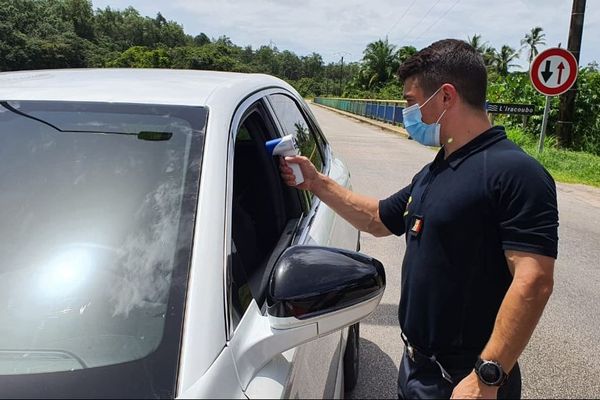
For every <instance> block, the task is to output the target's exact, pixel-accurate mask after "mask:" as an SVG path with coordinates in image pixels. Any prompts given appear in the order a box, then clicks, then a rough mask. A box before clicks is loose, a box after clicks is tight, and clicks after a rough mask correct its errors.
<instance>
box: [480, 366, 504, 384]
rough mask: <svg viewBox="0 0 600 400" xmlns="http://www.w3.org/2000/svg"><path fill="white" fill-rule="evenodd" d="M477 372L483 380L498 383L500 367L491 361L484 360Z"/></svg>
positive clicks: (500, 374) (500, 373)
mask: <svg viewBox="0 0 600 400" xmlns="http://www.w3.org/2000/svg"><path fill="white" fill-rule="evenodd" d="M479 374H480V376H481V378H482V379H483V381H484V382H486V383H488V384H491V385H493V384H495V383H498V382H499V381H500V379H501V378H502V372H501V371H500V367H499V366H498V365H496V364H495V363H491V362H484V363H483V364H482V365H481V367H479Z"/></svg>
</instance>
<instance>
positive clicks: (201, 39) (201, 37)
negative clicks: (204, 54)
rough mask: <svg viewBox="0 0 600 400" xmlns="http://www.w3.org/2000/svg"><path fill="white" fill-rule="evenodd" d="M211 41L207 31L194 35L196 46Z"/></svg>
mask: <svg viewBox="0 0 600 400" xmlns="http://www.w3.org/2000/svg"><path fill="white" fill-rule="evenodd" d="M209 43H210V38H209V37H208V36H206V34H205V33H203V32H201V33H200V34H199V35H197V36H194V44H195V45H196V46H204V45H205V44H209Z"/></svg>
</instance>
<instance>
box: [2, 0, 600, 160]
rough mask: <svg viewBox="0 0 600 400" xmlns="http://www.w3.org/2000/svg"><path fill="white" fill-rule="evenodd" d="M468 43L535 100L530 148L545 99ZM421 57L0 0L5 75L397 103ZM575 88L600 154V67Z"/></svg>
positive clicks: (579, 120) (590, 141)
mask: <svg viewBox="0 0 600 400" xmlns="http://www.w3.org/2000/svg"><path fill="white" fill-rule="evenodd" d="M542 31H543V30H542V28H540V27H535V28H533V29H532V30H531V32H529V33H528V34H526V35H525V37H524V39H523V40H522V45H523V46H524V47H523V48H524V49H527V50H528V59H529V60H531V57H532V55H534V54H536V53H537V52H538V47H539V46H540V45H543V44H544V33H543V32H542ZM468 41H469V42H470V43H471V44H472V45H473V46H474V47H475V48H476V49H477V50H478V51H479V53H480V54H481V55H482V57H483V59H484V61H485V63H486V65H487V67H488V71H489V88H488V99H489V100H490V101H494V102H506V103H529V104H534V105H535V106H536V108H537V109H538V110H539V114H538V115H535V116H532V117H530V118H529V120H528V123H527V125H526V127H525V129H524V130H523V131H522V137H518V140H519V141H520V143H523V145H524V146H525V145H526V144H527V145H531V143H530V142H531V141H535V138H536V137H537V135H539V131H540V128H541V122H542V115H541V111H542V110H543V107H544V101H545V98H544V96H542V95H540V94H538V93H537V92H536V91H535V90H534V89H533V87H532V86H531V84H530V82H529V77H528V74H527V73H523V72H511V70H512V69H514V68H513V67H514V62H515V60H516V59H517V58H518V57H519V51H520V50H515V49H513V48H512V47H510V46H508V45H504V46H502V47H500V50H499V51H497V50H495V49H494V48H493V47H492V46H490V45H488V43H487V42H485V41H483V39H482V37H481V35H473V36H472V37H470V38H468ZM416 52H417V49H416V48H415V47H413V46H402V47H398V46H396V45H394V44H391V43H390V42H389V41H388V40H387V38H386V39H385V40H382V39H380V40H377V41H375V42H372V43H369V44H368V45H367V46H366V48H365V51H364V54H363V55H364V57H363V59H362V60H361V61H360V62H357V63H346V64H342V63H341V60H340V62H331V63H328V64H325V63H324V61H323V58H322V57H321V55H320V54H317V53H311V54H308V55H304V56H298V55H296V54H294V53H293V52H291V51H287V50H284V51H280V50H279V49H277V47H275V46H274V45H272V44H270V45H268V46H267V45H265V46H260V47H259V48H258V49H253V48H252V47H251V46H246V47H240V46H237V45H235V44H234V43H233V42H232V41H231V39H230V38H228V37H227V36H221V37H219V38H217V39H211V38H209V37H208V36H207V35H206V34H204V33H200V34H199V35H197V36H195V37H192V36H190V35H187V34H185V32H184V30H183V27H182V26H181V25H179V24H178V23H176V22H174V21H170V20H167V19H166V18H165V17H164V16H163V15H162V14H161V13H158V14H157V15H156V16H155V17H154V18H151V17H146V16H142V15H140V13H139V12H138V11H137V10H136V9H135V8H133V7H128V8H126V9H123V10H116V9H112V8H110V7H106V8H104V9H96V10H94V9H93V5H92V2H91V1H90V0H0V71H10V70H23V69H44V68H73V67H130V68H181V69H207V70H216V71H238V72H256V73H267V74H272V75H276V76H279V77H280V78H282V79H285V80H286V81H288V82H290V83H291V84H292V85H294V86H295V87H296V88H297V89H298V91H299V92H300V93H301V94H302V95H303V96H306V97H310V96H337V97H341V96H344V97H350V98H377V99H401V98H402V86H401V83H399V82H398V81H397V79H396V77H395V72H396V70H397V68H398V66H399V65H400V64H401V63H403V62H405V61H406V60H407V59H408V58H409V57H410V56H412V55H413V54H415V53H416ZM578 86H579V92H578V96H577V100H576V111H575V125H574V129H575V132H574V145H573V146H574V149H575V150H581V151H587V152H591V153H594V154H600V117H599V116H600V101H599V100H600V99H599V96H600V72H599V71H598V64H597V63H591V64H590V65H589V66H588V67H587V68H584V69H582V70H581V72H580V75H579V79H578ZM551 110H552V111H551V113H550V118H549V126H548V134H549V140H550V143H551V141H552V140H554V139H553V133H554V131H555V129H556V127H555V125H556V120H557V118H558V98H557V97H554V98H552V108H551ZM498 122H500V123H503V124H506V125H507V126H508V127H509V128H514V129H516V128H519V127H521V126H522V123H523V121H522V118H521V117H518V116H499V117H498ZM550 147H552V146H550Z"/></svg>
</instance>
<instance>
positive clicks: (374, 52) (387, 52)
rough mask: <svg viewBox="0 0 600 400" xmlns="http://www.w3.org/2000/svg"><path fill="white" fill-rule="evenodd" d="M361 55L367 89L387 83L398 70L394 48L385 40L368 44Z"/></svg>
mask: <svg viewBox="0 0 600 400" xmlns="http://www.w3.org/2000/svg"><path fill="white" fill-rule="evenodd" d="M363 55H364V56H363V66H364V74H365V77H366V78H367V79H368V81H367V82H366V86H367V88H372V87H374V86H378V85H383V84H385V83H387V82H388V81H389V80H390V78H391V77H392V76H393V74H394V73H395V72H396V71H397V69H398V66H399V61H398V55H397V52H396V46H394V45H393V44H390V43H389V42H388V39H387V38H386V39H385V40H381V39H379V40H377V41H375V42H372V43H369V44H368V45H367V48H366V49H365V51H364V52H363Z"/></svg>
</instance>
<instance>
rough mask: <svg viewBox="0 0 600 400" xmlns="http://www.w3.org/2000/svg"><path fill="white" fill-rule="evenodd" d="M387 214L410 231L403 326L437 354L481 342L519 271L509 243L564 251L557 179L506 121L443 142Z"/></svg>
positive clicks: (394, 227)
mask: <svg viewBox="0 0 600 400" xmlns="http://www.w3.org/2000/svg"><path fill="white" fill-rule="evenodd" d="M379 213H380V217H381V220H382V222H383V223H384V224H385V226H386V227H387V228H388V229H389V230H390V231H391V232H392V233H394V234H395V235H398V236H400V235H403V234H404V235H406V254H405V256H404V261H403V264H402V282H401V284H402V293H401V298H400V307H399V311H398V313H399V320H400V326H401V328H402V331H403V332H404V333H405V335H406V336H407V337H408V340H409V341H410V342H411V343H412V344H413V345H415V347H417V348H420V349H422V350H424V351H428V352H430V353H434V354H456V353H470V354H479V353H480V352H481V350H483V348H484V346H485V344H486V343H487V341H488V340H489V338H490V336H491V333H492V329H493V327H494V321H495V319H496V315H497V313H498V309H499V307H500V304H501V302H502V300H503V299H504V295H505V294H506V291H507V289H508V287H509V285H510V283H511V280H512V275H511V274H510V271H509V269H508V264H507V261H506V258H505V255H504V251H505V250H518V251H524V252H529V253H535V254H541V255H545V256H549V257H553V258H556V256H557V247H558V233H557V230H558V209H557V204H556V186H555V183H554V180H553V179H552V177H551V176H550V174H548V172H547V171H546V170H545V169H544V168H543V167H542V166H541V165H540V164H539V163H538V162H537V161H536V160H535V159H534V158H532V157H530V156H529V155H527V154H526V153H525V152H523V150H521V148H520V147H518V146H517V145H515V144H514V143H513V142H511V141H510V140H508V139H507V137H506V133H505V131H504V128H503V127H498V126H495V127H493V128H491V129H489V130H488V131H486V132H484V133H482V134H481V135H479V136H477V137H476V138H475V139H473V140H472V141H471V142H469V143H467V144H466V145H464V146H463V147H461V148H460V149H458V150H457V151H455V152H454V153H452V154H451V155H450V156H449V157H448V158H447V159H444V150H443V149H441V150H440V152H439V153H438V154H437V156H436V158H435V159H434V161H433V162H432V163H430V164H428V165H426V166H425V167H424V168H423V169H422V170H421V171H420V172H419V173H418V174H417V175H415V177H414V178H413V180H412V182H411V184H410V185H409V186H407V187H405V188H404V189H402V190H400V191H399V192H398V193H396V194H394V195H392V196H390V197H389V198H387V199H385V200H381V201H380V203H379Z"/></svg>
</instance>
